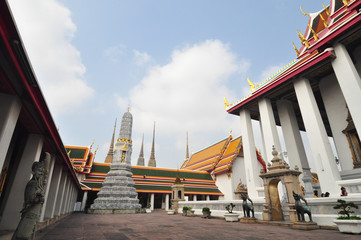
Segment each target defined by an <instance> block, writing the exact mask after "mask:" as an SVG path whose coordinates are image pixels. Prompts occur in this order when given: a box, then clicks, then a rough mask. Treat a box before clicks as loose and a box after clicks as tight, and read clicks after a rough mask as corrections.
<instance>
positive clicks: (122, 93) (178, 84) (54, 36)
mask: <svg viewBox="0 0 361 240" xmlns="http://www.w3.org/2000/svg"><path fill="white" fill-rule="evenodd" d="M8 2H9V5H10V8H11V10H12V12H13V15H14V18H15V22H16V24H17V27H18V29H19V32H20V35H21V37H22V40H23V44H24V45H25V48H26V51H27V53H28V56H29V59H30V62H31V64H32V66H33V69H34V72H35V75H36V77H37V80H38V82H39V83H40V87H41V90H42V92H43V94H44V96H45V99H46V101H47V104H48V107H49V109H50V111H51V113H52V116H53V118H54V121H55V124H56V125H57V126H58V127H59V132H60V135H61V137H62V140H63V143H64V145H74V146H88V145H90V144H91V143H92V142H93V141H94V145H93V150H94V149H95V148H97V147H98V151H97V153H96V158H95V161H96V162H104V159H105V156H106V154H107V152H108V149H109V146H110V141H111V137H112V133H113V128H114V123H115V121H117V126H116V137H117V136H118V134H119V127H120V123H121V118H122V116H123V114H124V112H126V111H127V109H128V107H129V108H130V112H131V113H132V115H133V132H132V140H133V154H132V163H133V164H134V165H135V164H136V162H137V159H138V156H139V152H140V146H141V140H142V135H143V134H144V157H145V160H146V162H148V160H149V157H150V151H151V144H152V132H153V126H154V123H155V158H156V161H157V167H165V168H177V167H180V165H181V164H182V163H183V161H184V158H185V153H186V137H187V133H188V141H189V149H190V152H191V153H194V152H197V151H199V150H201V149H203V148H205V147H207V146H210V145H212V144H214V143H216V142H218V141H221V140H223V139H224V138H226V137H228V136H229V134H230V132H231V131H232V135H233V136H234V137H238V136H240V135H242V130H241V129H240V122H239V117H237V116H234V115H229V114H227V112H226V111H225V108H224V101H223V98H224V97H226V99H227V100H228V102H230V103H233V102H236V101H237V100H240V99H241V98H243V97H244V96H247V95H249V94H250V93H251V91H250V87H249V85H248V83H247V77H249V78H250V80H251V81H252V82H254V83H256V84H257V83H260V82H262V81H263V80H265V79H267V78H268V77H269V76H271V75H272V74H273V73H275V72H277V71H278V70H279V69H280V68H282V67H283V66H285V65H287V64H288V63H289V62H291V61H292V60H293V59H295V58H296V53H295V50H294V48H293V46H292V42H294V43H295V45H296V46H297V47H298V48H299V47H300V46H301V44H300V41H299V38H298V36H297V30H301V32H304V31H305V29H306V26H307V22H308V16H304V15H303V14H302V13H301V11H300V6H301V5H302V9H303V10H304V11H305V12H310V13H312V12H318V11H319V10H321V9H322V8H323V7H322V3H324V4H325V5H328V4H329V2H328V1H326V0H325V1H319V0H304V1H301V0H274V1H270V0H259V1H243V0H237V1H236V0H225V1H216V0H213V1H211V0H209V1H204V0H197V1H194V0H193V1H189V0H182V1H170V0H159V1H150V0H139V1H136V0H103V1H99V0H31V1H29V0H8ZM254 124H255V125H254V126H255V135H256V136H255V137H256V146H257V147H258V148H260V149H261V151H262V150H263V148H262V141H261V138H260V131H259V128H258V127H257V126H258V124H257V123H254ZM279 133H280V136H281V138H282V134H281V132H280V131H279ZM281 141H282V140H281ZM305 141H306V140H305ZM306 145H307V141H306ZM306 148H307V146H306ZM283 150H285V149H283Z"/></svg>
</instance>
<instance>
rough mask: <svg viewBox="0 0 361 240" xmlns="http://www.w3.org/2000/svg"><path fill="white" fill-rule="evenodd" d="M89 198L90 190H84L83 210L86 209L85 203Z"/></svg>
mask: <svg viewBox="0 0 361 240" xmlns="http://www.w3.org/2000/svg"><path fill="white" fill-rule="evenodd" d="M87 199H88V191H84V193H83V200H82V201H81V211H84V210H85V204H86V200H87Z"/></svg>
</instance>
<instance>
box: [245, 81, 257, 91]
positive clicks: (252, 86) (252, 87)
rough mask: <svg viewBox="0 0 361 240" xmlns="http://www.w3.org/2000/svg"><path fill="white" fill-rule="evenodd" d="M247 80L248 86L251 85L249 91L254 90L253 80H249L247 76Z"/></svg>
mask: <svg viewBox="0 0 361 240" xmlns="http://www.w3.org/2000/svg"><path fill="white" fill-rule="evenodd" d="M247 82H248V84H249V86H251V91H252V92H254V91H255V87H256V86H255V85H254V83H253V82H251V80H249V77H247Z"/></svg>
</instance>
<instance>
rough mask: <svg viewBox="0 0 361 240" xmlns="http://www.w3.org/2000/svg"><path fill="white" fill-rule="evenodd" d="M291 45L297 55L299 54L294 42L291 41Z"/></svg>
mask: <svg viewBox="0 0 361 240" xmlns="http://www.w3.org/2000/svg"><path fill="white" fill-rule="evenodd" d="M292 45H293V47H294V49H295V51H296V54H297V57H298V56H299V55H300V51H298V49H297V48H296V46H295V44H294V43H293V42H292Z"/></svg>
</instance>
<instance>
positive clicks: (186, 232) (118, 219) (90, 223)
mask: <svg viewBox="0 0 361 240" xmlns="http://www.w3.org/2000/svg"><path fill="white" fill-rule="evenodd" d="M346 238H347V240H354V239H355V240H356V239H358V240H360V239H361V236H360V235H349V234H342V233H340V232H338V231H337V230H319V229H318V230H311V231H303V230H295V229H290V228H288V227H284V226H271V225H265V224H244V223H239V222H226V221H225V220H224V219H219V218H213V219H203V218H200V217H184V216H181V215H167V213H166V212H165V211H155V212H153V213H151V214H125V215H95V214H82V213H76V214H73V215H70V216H68V217H66V218H64V219H62V220H60V221H59V222H58V223H56V224H53V225H51V226H48V227H47V228H45V229H42V230H40V231H39V232H38V233H37V235H36V238H35V239H36V240H58V239H72V240H78V239H79V240H93V239H94V240H95V239H96V240H123V239H124V240H127V239H130V240H132V239H136V240H148V239H157V240H158V239H159V240H173V239H177V240H178V239H189V240H193V239H197V240H202V239H204V240H209V239H212V240H213V239H215V240H217V239H219V240H225V239H246V240H260V239H269V240H271V239H272V240H274V239H277V240H283V239H284V240H286V239H287V240H289V239H292V240H301V239H302V240H303V239H311V240H312V239H314V240H322V239H327V240H332V239H346Z"/></svg>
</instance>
